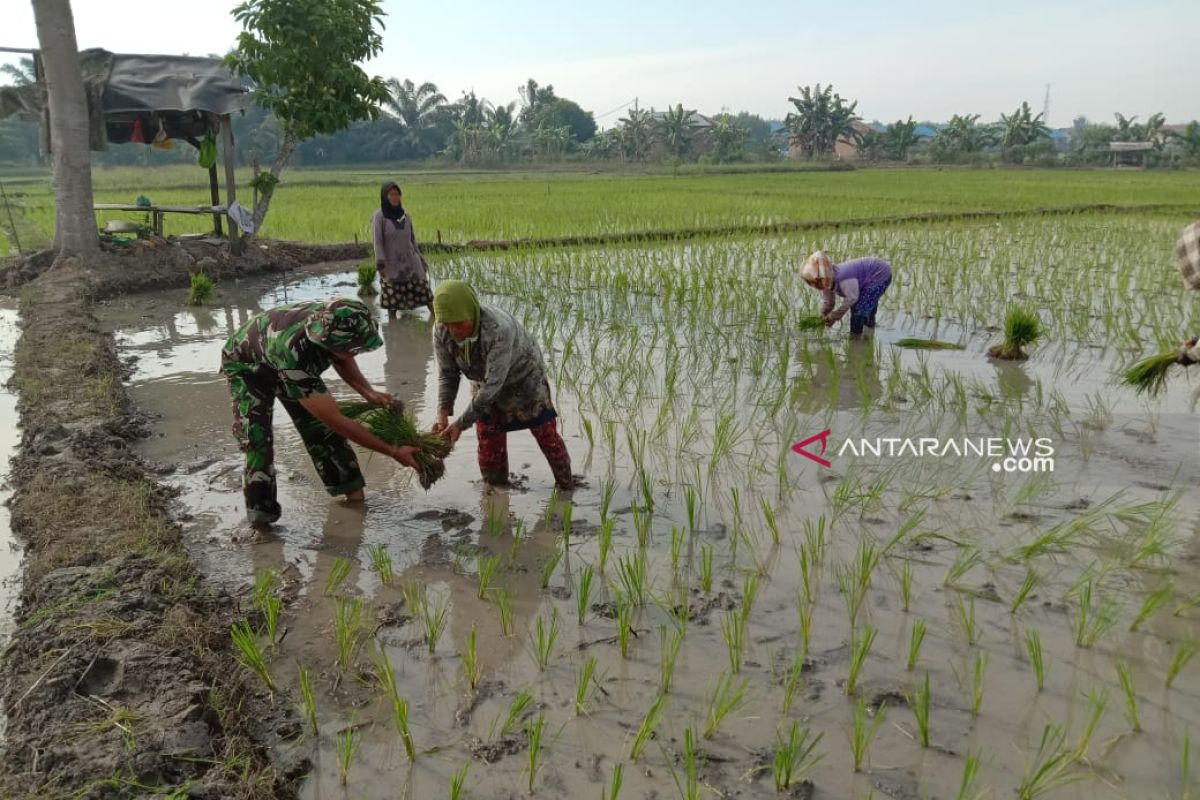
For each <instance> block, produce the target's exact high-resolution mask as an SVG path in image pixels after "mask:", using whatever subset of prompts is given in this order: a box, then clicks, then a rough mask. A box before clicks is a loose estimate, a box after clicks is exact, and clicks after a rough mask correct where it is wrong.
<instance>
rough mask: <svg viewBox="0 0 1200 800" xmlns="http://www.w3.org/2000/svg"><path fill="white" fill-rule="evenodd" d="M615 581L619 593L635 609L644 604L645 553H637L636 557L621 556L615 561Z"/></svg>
mask: <svg viewBox="0 0 1200 800" xmlns="http://www.w3.org/2000/svg"><path fill="white" fill-rule="evenodd" d="M617 579H618V580H619V581H620V583H621V591H622V593H623V594H624V595H625V597H626V598H628V600H629V601H630V602H632V603H633V604H634V605H635V606H637V607H639V608H640V607H642V606H644V605H645V604H646V553H645V551H639V552H638V554H637V555H636V556H633V557H629V558H627V557H625V556H621V557H620V558H619V559H618V560H617Z"/></svg>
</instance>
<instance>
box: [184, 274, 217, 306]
mask: <svg viewBox="0 0 1200 800" xmlns="http://www.w3.org/2000/svg"><path fill="white" fill-rule="evenodd" d="M189 283H190V284H191V289H190V291H189V292H188V297H187V304H188V305H189V306H202V305H204V304H205V303H207V302H208V301H209V300H211V299H212V296H213V293H214V292H216V289H217V284H216V283H215V282H214V281H213V279H212V278H210V277H209V276H208V275H207V274H205V273H204V272H193V273H192V274H191V276H190V277H189Z"/></svg>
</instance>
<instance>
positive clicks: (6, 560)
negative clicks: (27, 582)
mask: <svg viewBox="0 0 1200 800" xmlns="http://www.w3.org/2000/svg"><path fill="white" fill-rule="evenodd" d="M19 336H20V330H19V329H18V327H17V310H16V308H15V307H14V306H13V305H9V304H7V303H6V304H4V305H0V471H2V472H3V474H4V476H5V481H6V483H5V484H4V485H3V486H2V487H0V649H3V648H4V647H5V645H6V644H7V642H8V637H9V636H11V635H12V630H13V622H12V615H13V604H14V603H15V602H16V598H17V595H18V594H19V592H20V585H19V580H20V573H19V570H20V567H21V550H20V547H19V546H18V545H17V542H16V540H15V539H14V538H13V535H12V529H11V528H10V527H9V514H8V499H9V497H10V496H11V495H12V490H11V489H10V488H9V486H8V484H7V478H8V465H9V460H10V459H11V458H12V456H13V453H14V452H16V448H17V444H18V443H19V442H20V440H21V437H20V432H19V429H18V427H17V398H16V396H15V395H14V394H13V393H12V392H11V391H10V390H9V388H8V381H9V378H11V377H12V369H13V348H14V347H15V346H16V344H17V338H18V337H19ZM3 733H4V716H3V714H0V736H2V735H3Z"/></svg>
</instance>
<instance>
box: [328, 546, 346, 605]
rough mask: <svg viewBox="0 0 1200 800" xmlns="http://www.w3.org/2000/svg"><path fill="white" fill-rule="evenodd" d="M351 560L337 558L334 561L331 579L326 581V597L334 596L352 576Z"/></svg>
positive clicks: (330, 571) (331, 568)
mask: <svg viewBox="0 0 1200 800" xmlns="http://www.w3.org/2000/svg"><path fill="white" fill-rule="evenodd" d="M350 566H351V564H350V559H348V558H343V557H342V556H337V557H336V558H334V559H333V565H332V566H330V568H329V577H328V578H326V580H325V596H326V597H331V596H333V595H334V594H335V593H336V592H337V590H338V589H340V588H341V586H342V584H343V583H345V582H346V578H348V577H349V576H350Z"/></svg>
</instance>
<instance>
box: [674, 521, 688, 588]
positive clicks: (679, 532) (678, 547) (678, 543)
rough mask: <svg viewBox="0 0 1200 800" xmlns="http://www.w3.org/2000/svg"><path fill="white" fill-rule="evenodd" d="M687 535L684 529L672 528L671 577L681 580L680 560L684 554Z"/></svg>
mask: <svg viewBox="0 0 1200 800" xmlns="http://www.w3.org/2000/svg"><path fill="white" fill-rule="evenodd" d="M686 536H687V533H686V532H685V531H684V530H683V529H682V528H671V576H672V578H673V579H675V580H678V579H679V559H680V556H682V554H683V543H684V540H685V537H686Z"/></svg>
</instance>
